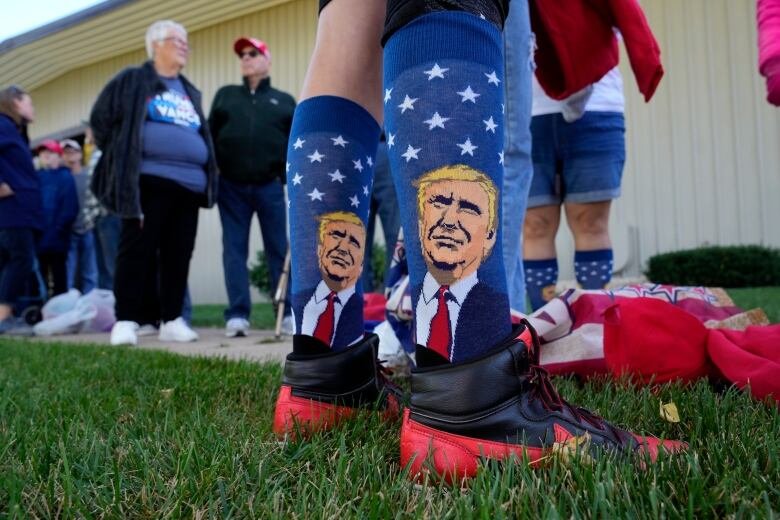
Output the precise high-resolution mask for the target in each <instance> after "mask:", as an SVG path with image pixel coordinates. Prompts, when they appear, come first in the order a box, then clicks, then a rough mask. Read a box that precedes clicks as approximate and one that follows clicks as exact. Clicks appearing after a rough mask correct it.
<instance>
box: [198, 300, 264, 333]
mask: <svg viewBox="0 0 780 520" xmlns="http://www.w3.org/2000/svg"><path fill="white" fill-rule="evenodd" d="M224 312H225V306H224V305H219V304H217V305H214V304H207V305H193V306H192V324H193V325H194V326H196V327H224V326H225V318H224V314H223V313H224ZM249 321H250V323H251V324H252V328H254V329H266V330H268V329H273V328H274V327H275V326H276V314H274V309H273V305H271V304H270V303H255V304H254V305H252V315H251V316H250V320H249Z"/></svg>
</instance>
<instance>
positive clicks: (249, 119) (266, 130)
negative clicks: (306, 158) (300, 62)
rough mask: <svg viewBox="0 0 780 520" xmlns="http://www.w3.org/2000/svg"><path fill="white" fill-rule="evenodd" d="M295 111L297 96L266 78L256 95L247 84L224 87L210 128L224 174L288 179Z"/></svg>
mask: <svg viewBox="0 0 780 520" xmlns="http://www.w3.org/2000/svg"><path fill="white" fill-rule="evenodd" d="M294 111H295V100H294V99H293V97H292V96H291V95H289V94H287V93H285V92H282V91H281V90H276V89H275V88H272V87H271V80H270V79H269V78H266V79H264V80H263V81H261V82H260V84H259V85H258V86H257V90H255V92H254V93H252V92H251V91H250V90H249V86H248V85H247V82H246V80H244V84H243V85H228V86H225V87H222V88H221V89H219V90H218V91H217V95H216V96H214V102H213V103H212V104H211V113H210V114H209V129H210V130H211V136H212V138H213V140H214V148H215V150H216V155H217V164H218V165H219V170H220V174H221V175H222V176H223V177H225V178H226V179H229V180H231V181H236V182H246V183H250V184H266V183H268V182H270V181H272V180H274V179H276V178H277V177H278V178H280V179H281V180H282V182H284V181H285V164H286V162H287V159H286V157H287V139H288V138H289V136H290V128H291V127H292V117H293V112H294Z"/></svg>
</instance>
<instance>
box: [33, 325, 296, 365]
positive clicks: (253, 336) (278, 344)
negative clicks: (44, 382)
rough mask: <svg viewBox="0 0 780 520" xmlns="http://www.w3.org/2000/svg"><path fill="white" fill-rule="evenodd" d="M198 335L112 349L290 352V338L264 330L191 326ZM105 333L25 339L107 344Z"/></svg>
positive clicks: (276, 358) (269, 357)
mask: <svg viewBox="0 0 780 520" xmlns="http://www.w3.org/2000/svg"><path fill="white" fill-rule="evenodd" d="M195 330H196V331H197V332H198V335H199V336H200V339H199V340H198V341H195V342H192V343H173V342H161V341H160V340H158V339H157V335H154V336H147V337H141V338H138V345H137V346H135V347H128V346H120V347H112V348H138V349H149V350H165V351H167V352H173V353H175V354H181V355H184V356H206V357H223V358H227V359H246V360H251V361H257V362H269V361H272V362H279V363H280V362H282V361H284V358H285V356H286V355H287V354H288V353H290V352H292V337H291V336H281V338H280V339H278V340H277V339H276V337H275V336H274V333H273V332H272V331H268V330H252V331H250V332H249V336H247V337H244V338H226V337H225V330H224V329H221V328H220V329H217V328H195ZM108 339H109V334H108V333H107V332H106V333H89V334H65V335H60V336H37V337H33V338H28V340H29V341H46V342H61V343H84V344H86V343H91V344H98V345H108Z"/></svg>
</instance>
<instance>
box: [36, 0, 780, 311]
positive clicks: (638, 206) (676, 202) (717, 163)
mask: <svg viewBox="0 0 780 520" xmlns="http://www.w3.org/2000/svg"><path fill="white" fill-rule="evenodd" d="M642 4H643V6H644V8H645V10H646V12H647V15H648V18H649V20H650V24H651V26H652V27H653V30H654V31H655V33H656V36H657V37H658V40H659V42H660V44H661V48H662V50H663V61H664V65H665V68H666V76H665V78H664V80H663V82H662V83H661V86H660V88H659V91H658V93H657V94H656V97H655V98H654V99H653V101H652V102H651V103H650V104H649V105H646V104H645V103H644V102H643V101H642V100H641V98H640V96H639V95H638V93H637V92H636V86H635V82H634V79H633V76H632V74H631V72H630V69H629V68H628V66H627V62H626V60H625V59H624V60H623V61H624V63H623V65H622V68H623V74H624V79H625V85H626V94H627V108H626V120H627V127H628V131H627V141H626V143H627V152H628V158H627V163H626V170H625V173H624V183H623V197H622V198H621V199H620V200H619V201H618V202H617V203H616V205H615V210H614V211H613V218H612V221H611V226H612V233H613V237H614V240H615V247H616V260H617V264H618V266H619V267H623V268H624V269H625V270H626V272H627V273H628V274H636V273H637V272H639V270H640V268H641V266H642V265H643V264H644V262H645V261H646V260H647V258H648V257H649V256H651V255H653V254H655V253H657V252H662V251H670V250H675V249H680V248H688V247H695V246H698V245H702V244H708V243H709V244H738V243H763V244H767V245H770V246H774V247H780V204H777V203H776V202H775V200H776V199H777V197H778V196H780V146H779V145H780V120H779V119H778V111H777V110H776V109H774V108H772V107H770V106H769V105H768V104H767V103H766V102H765V101H764V91H763V81H762V79H761V78H760V76H759V75H758V73H757V64H756V62H757V56H756V54H757V51H756V29H755V2H754V1H753V0H643V2H642ZM316 6H317V2H316V1H315V0H293V1H289V2H286V3H284V2H282V3H279V2H274V6H273V7H269V8H267V9H263V10H260V11H257V12H253V13H249V14H241V16H240V17H239V18H237V19H233V20H229V21H226V22H220V23H218V24H215V25H213V26H205V27H203V28H202V29H198V30H194V31H192V32H191V34H190V41H191V44H192V48H193V53H192V57H191V60H190V64H189V65H188V67H187V69H186V70H185V73H186V74H187V76H188V77H189V78H190V79H192V80H193V82H194V83H195V84H196V85H198V86H199V87H200V88H201V89H202V90H203V93H204V100H205V104H206V107H205V108H206V110H208V105H209V103H210V101H211V98H212V97H213V94H214V92H215V91H216V89H217V88H218V87H219V86H220V85H222V84H224V83H229V82H234V81H236V80H237V77H236V70H237V69H236V63H235V58H234V56H233V55H232V53H231V51H230V47H229V43H230V42H231V41H232V39H233V38H234V37H235V36H236V35H238V34H253V35H257V36H259V37H262V38H264V39H266V40H267V41H268V43H269V46H270V47H271V50H272V52H273V56H274V65H273V74H272V76H273V82H274V84H275V85H276V86H277V87H279V88H282V89H283V90H287V91H289V92H291V93H293V94H294V95H295V96H296V97H297V95H298V92H299V88H300V85H301V83H302V80H303V74H304V72H305V68H306V64H307V62H308V59H309V55H310V52H311V48H312V45H313V42H314V35H315V27H316ZM149 21H151V20H149ZM138 38H139V40H138V49H139V50H138V51H135V52H130V53H126V54H123V55H121V56H118V57H116V58H112V59H110V60H105V61H101V62H99V63H96V64H93V65H89V66H86V67H83V68H80V69H77V70H75V71H71V72H68V73H66V74H65V75H63V76H61V77H59V78H57V79H55V80H53V81H52V82H50V83H48V84H45V85H43V86H42V87H40V88H37V89H35V90H34V91H33V92H32V94H33V96H34V99H35V102H36V106H37V110H38V112H39V121H38V123H36V125H35V126H34V127H33V129H32V130H33V134H34V136H38V135H44V134H48V133H50V132H54V131H58V130H62V129H63V128H68V127H70V126H73V125H76V124H78V123H79V121H80V120H81V119H83V118H85V117H86V115H87V114H88V112H89V108H90V106H91V104H92V102H93V100H94V98H95V96H96V95H97V93H98V91H99V89H100V88H101V87H102V86H103V85H104V84H105V82H106V81H107V80H108V79H109V78H110V77H111V76H113V75H114V74H115V73H116V72H117V71H118V70H119V69H121V68H122V67H124V66H126V65H130V64H136V63H139V62H140V61H142V60H143V59H144V57H145V54H144V53H143V51H142V50H140V49H141V48H142V46H143V42H142V39H143V35H142V34H139V36H138ZM84 45H89V43H88V42H85V43H84ZM345 59H348V57H347V56H345ZM253 237H254V238H253V242H252V244H251V247H252V248H253V250H254V249H257V248H259V247H260V241H259V239H258V238H257V237H258V232H257V231H256V230H255V231H254V232H253ZM558 246H559V249H558V250H559V258H560V262H561V274H562V278H573V271H572V269H571V267H570V264H571V259H572V256H573V247H572V244H571V240H570V239H569V238H568V230H566V229H565V226H564V229H562V230H561V233H560V234H559V237H558ZM220 255H221V243H220V227H219V218H218V215H217V212H216V211H215V210H213V211H203V212H201V224H200V228H199V232H198V241H197V245H196V251H195V257H194V260H193V264H192V276H191V286H192V291H193V297H194V299H195V301H197V302H221V301H224V300H225V292H224V287H223V282H222V266H221V258H220Z"/></svg>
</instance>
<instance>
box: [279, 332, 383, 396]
mask: <svg viewBox="0 0 780 520" xmlns="http://www.w3.org/2000/svg"><path fill="white" fill-rule="evenodd" d="M378 347H379V338H378V337H377V336H376V335H375V334H368V335H366V337H365V338H364V339H363V340H362V341H360V342H359V343H357V344H355V345H353V346H351V347H349V348H347V349H345V350H342V351H336V352H327V353H324V354H316V355H305V354H299V353H296V352H293V353H291V354H289V355H288V356H287V360H286V362H285V364H284V374H283V377H282V383H283V384H285V385H289V386H290V387H291V388H292V395H294V396H297V397H306V398H309V399H314V400H317V401H322V402H327V403H335V404H343V405H347V406H368V405H373V404H376V403H378V402H380V401H382V399H383V398H384V395H385V394H386V393H387V392H388V391H393V392H394V391H395V389H394V388H390V386H389V383H388V382H387V381H386V379H385V377H384V375H383V374H382V373H381V370H380V367H379V364H378V362H377V351H378Z"/></svg>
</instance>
